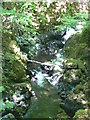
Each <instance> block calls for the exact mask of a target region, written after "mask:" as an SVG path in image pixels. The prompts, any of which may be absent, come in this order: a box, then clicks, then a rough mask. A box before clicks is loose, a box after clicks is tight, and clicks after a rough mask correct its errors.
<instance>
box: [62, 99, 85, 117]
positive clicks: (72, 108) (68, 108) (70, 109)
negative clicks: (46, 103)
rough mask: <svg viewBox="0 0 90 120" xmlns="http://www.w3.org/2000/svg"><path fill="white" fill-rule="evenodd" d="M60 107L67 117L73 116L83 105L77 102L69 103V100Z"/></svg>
mask: <svg viewBox="0 0 90 120" xmlns="http://www.w3.org/2000/svg"><path fill="white" fill-rule="evenodd" d="M60 107H61V108H63V109H64V110H65V112H66V113H67V114H68V115H70V116H74V114H75V112H76V111H77V110H79V109H82V108H83V105H82V104H81V103H79V102H75V101H71V100H69V99H65V100H64V101H63V102H62V103H61V104H60Z"/></svg>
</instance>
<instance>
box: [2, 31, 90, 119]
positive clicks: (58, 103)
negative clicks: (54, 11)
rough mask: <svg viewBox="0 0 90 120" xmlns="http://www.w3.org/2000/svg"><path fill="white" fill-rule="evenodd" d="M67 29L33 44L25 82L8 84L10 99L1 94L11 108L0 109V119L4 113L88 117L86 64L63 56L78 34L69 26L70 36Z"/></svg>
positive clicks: (10, 115)
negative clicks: (35, 50)
mask: <svg viewBox="0 0 90 120" xmlns="http://www.w3.org/2000/svg"><path fill="white" fill-rule="evenodd" d="M70 30H71V29H70ZM70 30H67V31H63V32H62V34H61V33H58V34H56V33H54V34H53V33H52V34H51V33H50V35H48V34H45V35H44V36H42V37H41V39H42V43H41V44H40V45H39V44H37V46H39V47H37V55H36V57H35V58H33V59H32V60H31V61H29V60H27V71H26V75H27V78H26V82H25V81H24V82H22V83H21V82H20V83H15V84H13V83H11V85H9V87H10V88H12V90H11V93H9V94H10V98H8V96H9V95H8V96H6V97H5V102H7V101H9V100H11V101H12V102H13V104H14V108H13V109H12V110H7V109H6V110H5V112H2V113H1V115H2V120H4V119H5V118H6V116H8V115H9V119H10V118H12V117H13V119H20V118H24V119H25V118H57V119H58V120H60V118H63V119H65V120H66V119H71V118H74V119H79V118H81V117H82V116H83V118H84V120H87V119H88V104H89V103H88V101H87V98H88V87H87V86H88V85H87V84H88V83H87V81H88V80H87V68H86V63H85V62H84V63H83V62H82V60H80V59H79V60H78V59H77V58H74V57H72V58H69V57H66V56H65V54H66V52H67V51H68V50H69V48H68V47H71V48H70V49H71V51H72V47H74V46H73V45H72V41H73V44H74V42H75V40H76V39H77V36H78V34H80V33H78V34H76V33H77V32H76V31H75V30H74V29H73V30H71V31H73V33H74V34H76V35H73V37H71V35H72V34H73V33H70ZM64 34H65V35H64ZM69 34H70V35H69ZM75 37H76V38H75ZM67 39H68V40H67ZM71 39H72V41H71ZM45 40H46V42H45ZM66 40H67V41H66ZM43 42H45V43H43ZM69 43H70V44H71V46H69ZM56 48H57V49H56ZM69 54H71V55H72V53H68V56H69ZM73 54H74V53H73ZM7 90H8V88H7ZM12 91H13V94H12ZM7 92H8V91H7ZM3 97H4V94H3ZM82 113H83V114H82ZM81 114H82V116H81Z"/></svg>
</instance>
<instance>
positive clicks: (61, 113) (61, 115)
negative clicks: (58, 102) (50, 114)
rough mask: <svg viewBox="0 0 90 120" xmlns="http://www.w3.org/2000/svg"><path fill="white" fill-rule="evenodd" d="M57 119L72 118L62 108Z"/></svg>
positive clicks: (65, 119) (67, 119)
mask: <svg viewBox="0 0 90 120" xmlns="http://www.w3.org/2000/svg"><path fill="white" fill-rule="evenodd" d="M56 119H57V120H62V119H63V120H69V119H70V116H68V115H67V113H66V112H65V111H64V110H63V109H62V108H60V109H59V111H58V114H57V117H56Z"/></svg>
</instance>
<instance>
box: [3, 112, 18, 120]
mask: <svg viewBox="0 0 90 120" xmlns="http://www.w3.org/2000/svg"><path fill="white" fill-rule="evenodd" d="M12 119H13V120H17V119H16V118H15V116H14V115H13V114H11V113H9V114H7V115H5V116H3V117H2V118H1V120H12Z"/></svg>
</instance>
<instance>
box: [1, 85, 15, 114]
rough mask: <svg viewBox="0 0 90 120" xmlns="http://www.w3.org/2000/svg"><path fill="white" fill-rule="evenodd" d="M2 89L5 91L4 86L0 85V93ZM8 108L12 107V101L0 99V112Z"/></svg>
mask: <svg viewBox="0 0 90 120" xmlns="http://www.w3.org/2000/svg"><path fill="white" fill-rule="evenodd" d="M3 91H5V88H4V86H0V93H2V92H3ZM10 108H13V102H10V101H6V102H4V101H3V99H1V100H0V112H1V111H4V110H5V109H10Z"/></svg>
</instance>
